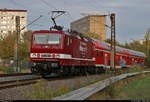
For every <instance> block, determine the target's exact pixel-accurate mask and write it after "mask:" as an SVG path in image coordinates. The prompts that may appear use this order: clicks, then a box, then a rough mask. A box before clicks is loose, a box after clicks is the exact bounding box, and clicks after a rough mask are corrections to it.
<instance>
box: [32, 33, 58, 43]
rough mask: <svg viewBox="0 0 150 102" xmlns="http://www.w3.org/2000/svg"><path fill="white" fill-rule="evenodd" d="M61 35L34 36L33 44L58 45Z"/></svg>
mask: <svg viewBox="0 0 150 102" xmlns="http://www.w3.org/2000/svg"><path fill="white" fill-rule="evenodd" d="M60 41H61V35H60V34H35V35H34V43H35V44H60Z"/></svg>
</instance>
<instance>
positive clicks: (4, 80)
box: [0, 73, 42, 89]
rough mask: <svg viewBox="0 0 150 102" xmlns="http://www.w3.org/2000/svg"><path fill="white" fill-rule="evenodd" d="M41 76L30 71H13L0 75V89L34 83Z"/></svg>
mask: <svg viewBox="0 0 150 102" xmlns="http://www.w3.org/2000/svg"><path fill="white" fill-rule="evenodd" d="M41 78H42V77H41V76H38V75H33V74H31V73H15V74H1V75H0V89H5V88H10V87H16V86H21V85H27V84H33V83H36V81H37V80H38V79H41Z"/></svg>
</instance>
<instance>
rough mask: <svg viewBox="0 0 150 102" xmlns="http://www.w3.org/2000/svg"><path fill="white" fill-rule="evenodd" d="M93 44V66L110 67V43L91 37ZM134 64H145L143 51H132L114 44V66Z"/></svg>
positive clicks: (145, 58) (122, 66) (123, 66)
mask: <svg viewBox="0 0 150 102" xmlns="http://www.w3.org/2000/svg"><path fill="white" fill-rule="evenodd" d="M93 43H94V45H95V66H96V67H97V68H110V55H111V54H110V44H109V43H106V42H102V41H100V40H96V39H93ZM134 64H140V65H142V66H143V67H144V66H147V57H146V55H145V54H144V53H143V52H139V51H134V50H130V49H126V48H121V47H119V46H116V55H115V65H116V68H125V67H130V66H132V65H134Z"/></svg>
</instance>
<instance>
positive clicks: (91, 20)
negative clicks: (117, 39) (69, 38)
mask: <svg viewBox="0 0 150 102" xmlns="http://www.w3.org/2000/svg"><path fill="white" fill-rule="evenodd" d="M70 28H71V30H72V31H77V32H79V33H89V32H90V33H95V34H98V35H99V38H98V39H100V40H102V41H104V40H106V15H88V16H85V17H83V18H81V19H79V20H76V21H74V22H72V23H71V25H70Z"/></svg>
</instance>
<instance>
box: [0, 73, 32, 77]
mask: <svg viewBox="0 0 150 102" xmlns="http://www.w3.org/2000/svg"><path fill="white" fill-rule="evenodd" d="M22 75H32V73H13V74H0V78H1V77H9V76H22Z"/></svg>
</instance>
